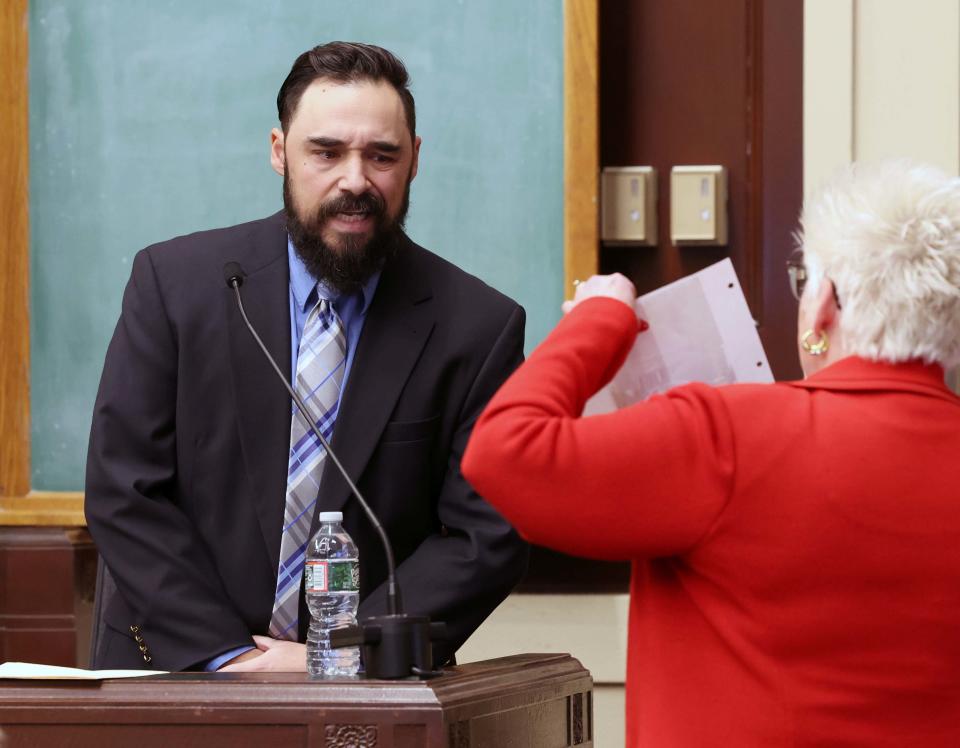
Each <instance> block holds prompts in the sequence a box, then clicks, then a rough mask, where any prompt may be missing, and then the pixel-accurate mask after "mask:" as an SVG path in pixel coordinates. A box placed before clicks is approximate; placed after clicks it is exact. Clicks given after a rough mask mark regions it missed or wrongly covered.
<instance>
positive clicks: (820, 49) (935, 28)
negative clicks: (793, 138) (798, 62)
mask: <svg viewBox="0 0 960 748" xmlns="http://www.w3.org/2000/svg"><path fill="white" fill-rule="evenodd" d="M803 72H804V85H803V97H804V122H803V144H804V189H805V192H806V193H807V194H809V193H810V191H811V190H812V189H815V188H816V186H817V185H818V184H820V183H821V182H822V181H823V180H824V179H825V178H827V177H829V176H830V174H831V173H832V172H833V171H834V170H835V169H836V168H837V167H838V166H840V165H842V164H845V163H848V162H850V161H853V160H860V161H864V160H876V159H880V158H886V157H891V156H908V157H911V158H916V159H919V160H922V161H927V162H930V163H933V164H936V165H938V166H940V167H941V168H943V169H946V170H947V171H949V172H950V173H953V174H956V173H958V172H960V3H958V2H957V0H805V3H804V70H803Z"/></svg>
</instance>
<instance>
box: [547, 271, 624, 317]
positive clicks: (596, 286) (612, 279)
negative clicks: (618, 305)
mask: <svg viewBox="0 0 960 748" xmlns="http://www.w3.org/2000/svg"><path fill="white" fill-rule="evenodd" d="M595 296H603V297H606V298H610V299H616V300H617V301H622V302H623V303H624V304H626V305H627V306H628V307H630V308H631V309H633V302H634V301H635V300H636V298H637V290H636V289H635V288H634V287H633V283H631V282H630V279H629V278H627V277H626V276H624V275H621V274H620V273H614V274H613V275H594V276H593V277H592V278H589V279H587V280H585V281H583V282H582V283H577V290H576V292H575V293H574V295H573V300H571V301H565V302H563V313H564V314H567V313H568V312H569V311H570V310H571V309H573V308H574V307H575V306H576V305H577V304H579V303H580V302H581V301H584V300H586V299H592V298H593V297H595Z"/></svg>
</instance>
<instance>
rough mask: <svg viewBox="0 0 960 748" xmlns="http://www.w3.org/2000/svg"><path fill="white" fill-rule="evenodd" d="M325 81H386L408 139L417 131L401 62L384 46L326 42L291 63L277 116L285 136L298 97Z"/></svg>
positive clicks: (406, 79) (280, 96) (279, 94)
mask: <svg viewBox="0 0 960 748" xmlns="http://www.w3.org/2000/svg"><path fill="white" fill-rule="evenodd" d="M320 78H325V79H328V80H331V81H334V82H336V83H357V82H359V81H375V82H376V81H385V82H387V83H389V84H390V85H391V86H393V88H394V90H395V91H396V92H397V94H398V95H399V96H400V101H401V102H403V111H404V114H405V115H406V118H407V127H408V128H409V130H410V137H411V139H412V138H413V137H414V136H415V135H416V132H417V117H416V109H415V106H414V103H413V94H411V93H410V88H409V86H410V76H409V75H408V74H407V69H406V68H405V67H404V66H403V63H402V62H400V59H399V58H398V57H397V56H396V55H394V54H393V53H392V52H388V51H387V50H385V49H384V48H383V47H376V46H374V45H373V44H358V43H356V42H329V43H328V44H321V45H319V46H316V47H314V48H313V49H311V50H309V51H307V52H304V53H303V54H302V55H300V56H299V57H298V58H297V59H296V60H295V61H294V63H293V67H292V68H290V73H289V74H288V75H287V78H286V80H285V81H284V82H283V85H282V86H280V93H278V94H277V113H278V114H279V115H280V127H282V128H283V132H284V133H286V132H287V130H288V129H289V127H290V120H292V119H293V114H294V112H296V110H297V106H298V105H299V104H300V98H301V97H302V96H303V92H304V91H306V90H307V87H308V86H309V85H310V84H311V83H313V82H314V81H315V80H318V79H320Z"/></svg>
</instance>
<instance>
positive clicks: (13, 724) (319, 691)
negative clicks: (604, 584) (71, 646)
mask: <svg viewBox="0 0 960 748" xmlns="http://www.w3.org/2000/svg"><path fill="white" fill-rule="evenodd" d="M592 689H593V681H592V679H591V677H590V673H589V672H588V671H587V670H585V669H584V668H583V666H582V665H580V663H579V662H577V661H576V660H574V659H573V658H572V657H570V656H569V655H564V654H523V655H515V656H512V657H504V658H501V659H497V660H489V661H486V662H477V663H469V664H465V665H459V666H455V667H451V668H447V669H446V670H445V671H444V674H443V675H441V676H439V677H437V678H433V679H431V680H426V681H414V680H410V681H371V680H353V679H339V680H331V681H310V680H308V678H307V676H306V675H305V674H299V673H172V674H169V675H156V676H149V677H146V678H137V679H127V680H107V681H102V682H91V681H10V680H7V681H0V745H3V746H4V748H13V747H15V746H70V748H104V747H105V746H134V747H135V748H174V746H176V747H177V748H219V747H220V746H229V747H230V748H246V747H247V746H250V747H251V748H252V747H253V746H258V747H259V746H309V747H310V748H348V747H349V748H372V747H373V746H376V747H377V748H424V747H432V746H437V747H439V746H443V747H444V748H448V747H449V748H468V747H470V748H472V747H473V746H491V748H492V747H496V748H509V747H510V746H518V747H519V746H524V748H527V747H528V746H533V747H536V746H545V747H546V746H550V747H551V748H555V747H557V746H592V745H593V704H592Z"/></svg>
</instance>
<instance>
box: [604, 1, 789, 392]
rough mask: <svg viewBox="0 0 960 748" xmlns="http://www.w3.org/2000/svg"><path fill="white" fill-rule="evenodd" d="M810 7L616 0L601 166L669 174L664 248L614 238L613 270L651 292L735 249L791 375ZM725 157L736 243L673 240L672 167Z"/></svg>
mask: <svg viewBox="0 0 960 748" xmlns="http://www.w3.org/2000/svg"><path fill="white" fill-rule="evenodd" d="M802 44H803V4H802V3H769V2H763V1H762V0H727V1H725V2H723V3H704V2H700V0H671V2H669V3H661V2H653V1H652V0H647V1H645V2H627V1H625V0H624V1H620V2H610V3H604V4H603V6H602V12H601V17H600V165H601V166H630V165H649V166H653V167H655V168H656V169H657V174H658V193H659V200H658V223H659V231H658V236H659V243H658V245H657V246H656V247H603V248H602V249H601V250H600V268H601V271H602V272H614V271H620V272H623V273H625V274H626V275H628V276H629V277H630V278H631V279H632V280H633V281H634V283H635V284H636V285H637V290H638V291H639V292H640V293H644V292H646V291H649V290H652V289H654V288H657V287H659V286H661V285H663V284H664V283H668V282H670V281H673V280H676V279H678V278H680V277H683V276H684V275H687V274H689V273H692V272H695V271H697V270H700V269H702V268H704V267H706V266H707V265H710V264H712V263H714V262H717V261H718V260H721V259H723V258H725V257H728V256H729V257H730V258H731V259H732V261H733V263H734V266H735V267H736V268H737V272H738V275H739V277H740V280H741V283H742V284H743V287H744V292H745V294H746V296H747V301H748V303H749V304H750V307H751V310H752V312H753V314H754V317H755V318H756V319H757V320H758V322H759V323H760V332H761V337H762V338H763V341H764V345H765V347H766V348H767V354H768V356H769V358H770V363H771V365H772V367H773V370H774V372H775V374H776V375H777V377H778V378H781V379H783V378H793V377H795V376H798V375H799V365H798V363H797V357H796V344H795V330H794V329H793V324H794V323H793V322H791V317H792V318H793V319H795V312H796V307H795V301H794V300H793V298H792V296H791V295H790V293H789V290H788V288H787V284H786V278H785V273H784V267H783V264H784V261H785V259H786V257H787V256H788V255H789V253H790V251H791V249H792V241H791V239H790V236H791V232H792V230H793V229H794V228H795V227H796V220H797V216H798V214H799V210H800V204H801V200H802V179H803V165H802V159H803V152H802V124H803V101H802V94H803V91H802V70H803V48H802ZM684 164H688V165H689V164H720V165H723V166H725V167H727V171H728V177H729V203H728V210H729V213H728V215H729V226H730V231H729V242H728V245H727V246H726V247H689V246H688V247H676V246H673V244H672V243H671V241H670V222H669V220H670V201H669V194H670V169H671V167H673V166H679V165H684Z"/></svg>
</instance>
